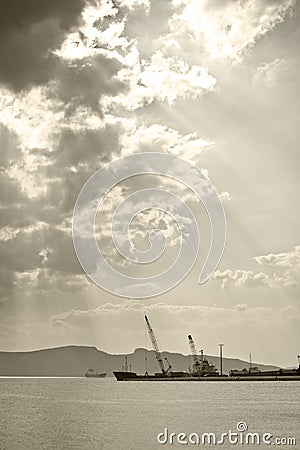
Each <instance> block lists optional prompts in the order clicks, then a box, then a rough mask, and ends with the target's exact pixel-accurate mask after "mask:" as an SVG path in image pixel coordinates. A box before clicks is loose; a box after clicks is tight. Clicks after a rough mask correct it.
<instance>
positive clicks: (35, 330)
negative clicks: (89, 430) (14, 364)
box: [0, 0, 300, 366]
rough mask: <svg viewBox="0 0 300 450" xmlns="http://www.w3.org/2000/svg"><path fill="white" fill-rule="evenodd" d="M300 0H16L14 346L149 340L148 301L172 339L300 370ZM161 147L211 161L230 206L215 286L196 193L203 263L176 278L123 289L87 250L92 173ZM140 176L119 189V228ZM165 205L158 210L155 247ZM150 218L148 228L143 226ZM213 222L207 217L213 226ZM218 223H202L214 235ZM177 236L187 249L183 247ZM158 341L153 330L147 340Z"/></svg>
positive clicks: (5, 304) (0, 83) (0, 226)
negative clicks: (143, 289) (81, 219)
mask: <svg viewBox="0 0 300 450" xmlns="http://www.w3.org/2000/svg"><path fill="white" fill-rule="evenodd" d="M299 41H300V6H299V1H297V0H224V1H222V2H220V1H219V0H165V1H159V0H119V1H114V2H113V1H110V0H108V1H104V0H103V1H102V0H101V1H100V0H98V1H96V0H95V1H92V0H90V1H89V0H52V1H51V2H50V1H47V0H23V1H22V2H20V1H18V0H9V1H8V0H4V1H2V5H1V15H0V211H1V212H0V265H1V270H0V350H13V351H16V350H32V349H39V348H45V347H54V346H60V345H68V344H76V345H95V346H96V347H98V348H99V349H101V350H104V351H107V352H113V353H126V352H131V351H133V350H134V349H135V348H137V347H143V346H144V345H145V331H144V322H143V314H144V313H145V312H146V313H147V314H148V316H149V319H150V321H151V324H152V326H153V328H154V330H155V332H156V334H157V336H158V338H159V341H160V345H161V348H162V349H164V350H170V351H178V352H182V353H188V352H189V349H188V343H187V334H189V333H191V334H192V335H193V337H194V339H195V341H196V345H197V348H199V350H200V349H202V348H203V349H204V351H205V353H207V354H217V352H218V343H220V342H223V343H224V344H225V346H224V355H225V356H231V357H238V358H245V359H247V358H248V354H249V352H252V354H253V360H254V361H256V362H261V363H264V362H265V363H273V364H278V365H282V366H293V365H295V364H296V363H297V355H298V354H300V344H299V337H300V331H299V330H300V295H299V294H300V285H299V283H300V235H299V229H300V217H299V204H300V189H299V169H300V164H299V163H300V156H299V130H300V123H299V122H300V120H299V119H300V113H299V106H298V105H299V78H300V56H299ZM143 151H162V152H166V153H170V154H174V155H178V156H181V157H183V158H185V159H187V160H189V161H191V162H193V163H194V164H196V165H197V166H198V167H199V168H201V169H203V170H204V171H205V173H206V174H207V175H208V176H209V178H210V180H211V181H212V183H213V184H214V186H215V187H216V188H217V190H218V192H219V194H220V196H221V198H222V201H223V206H224V209H225V211H226V217H227V243H226V248H225V252H224V256H223V259H222V261H221V263H220V266H219V269H218V271H217V272H216V273H215V274H214V276H213V277H212V279H211V280H209V281H208V282H207V283H205V284H204V285H199V284H198V282H197V280H198V275H199V273H200V271H201V267H202V265H203V259H204V258H205V255H206V253H207V249H208V246H209V239H210V233H209V227H208V223H207V218H206V217H205V214H204V213H203V211H202V210H201V207H200V206H199V204H198V202H197V201H196V200H195V199H193V197H192V194H191V193H188V192H186V191H185V190H184V189H183V188H182V187H181V188H180V187H179V186H177V185H175V184H174V185H172V183H170V182H169V181H166V180H164V179H159V180H152V181H153V182H154V183H156V185H157V184H158V185H159V186H163V187H164V188H168V189H171V188H172V189H174V191H175V192H177V193H179V194H181V195H182V197H184V198H185V199H186V200H187V202H189V203H190V205H191V207H192V208H193V209H195V211H196V214H197V217H198V219H199V224H198V225H199V228H200V232H201V239H202V240H201V246H202V247H201V251H200V255H199V260H198V261H197V263H196V265H195V267H194V269H193V270H192V272H191V273H190V275H189V276H188V277H187V278H186V279H185V280H184V282H183V283H181V284H180V285H179V286H177V287H176V288H175V289H173V290H171V291H170V292H168V293H166V294H164V295H161V296H159V297H155V298H152V299H150V300H142V301H138V300H132V299H123V298H120V297H116V296H113V295H110V294H109V293H107V292H105V291H103V290H101V289H100V288H98V287H97V286H95V285H94V284H93V283H92V282H91V281H89V279H88V278H87V277H86V275H85V274H84V272H83V270H82V268H81V266H80V264H79V263H78V261H77V258H76V255H75V252H74V248H73V243H72V214H73V208H74V204H75V201H76V198H77V195H78V194H79V191H80V189H81V187H82V186H83V184H84V182H85V181H86V180H87V179H88V178H89V176H90V175H92V174H93V173H94V172H95V170H97V169H98V168H100V167H102V166H103V164H105V163H107V162H110V161H112V160H114V159H116V158H118V157H120V156H125V155H128V154H132V153H136V152H143ZM150 184H151V179H150V180H135V181H134V182H132V183H127V184H126V183H125V184H124V185H123V186H119V187H116V188H115V189H114V190H113V191H112V192H111V193H110V195H109V196H108V198H107V201H106V205H105V207H104V210H103V211H102V213H101V214H100V215H99V220H98V223H97V226H98V234H99V239H100V241H102V244H103V246H104V247H105V249H106V256H107V258H108V259H110V260H111V261H112V263H113V264H115V265H116V267H119V268H121V269H120V270H125V272H126V270H128V271H132V270H133V268H132V267H129V268H124V267H123V263H124V262H123V261H122V259H120V258H118V256H117V255H116V252H115V250H114V249H113V248H112V245H111V244H112V242H111V240H110V239H109V236H108V230H109V227H110V220H111V216H112V214H113V212H114V210H115V208H116V207H117V205H118V203H119V202H120V201H121V200H122V199H123V198H124V197H126V195H128V194H129V193H130V192H133V191H134V190H136V189H138V188H140V187H144V186H145V185H147V186H148V185H150ZM157 223H161V224H163V226H162V228H163V229H164V230H165V233H166V235H167V236H168V238H169V240H170V247H171V248H170V253H169V256H168V257H167V258H166V259H165V260H164V261H162V262H161V263H160V264H158V270H161V269H162V267H164V264H169V262H170V261H171V260H172V258H173V257H174V254H173V253H174V252H175V250H176V245H175V244H176V237H175V236H174V229H173V228H172V224H170V223H169V222H168V219H167V218H166V217H162V216H161V215H160V214H158V213H157V211H153V212H152V214H150V216H148V217H146V216H145V215H144V216H143V215H141V217H140V218H139V220H138V221H137V223H136V224H135V225H136V228H135V229H133V230H131V232H132V239H133V241H134V240H135V241H136V243H137V245H140V246H141V248H142V247H143V241H144V240H145V239H146V238H147V230H148V231H150V229H151V228H152V226H154V225H157ZM133 225H134V224H133ZM201 230H202V231H201ZM202 236H203V237H202ZM173 244H174V245H173ZM147 346H148V347H149V343H147Z"/></svg>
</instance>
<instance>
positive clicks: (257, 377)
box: [113, 316, 300, 381]
mask: <svg viewBox="0 0 300 450" xmlns="http://www.w3.org/2000/svg"><path fill="white" fill-rule="evenodd" d="M145 322H146V326H147V329H148V334H149V338H150V341H151V344H152V347H153V350H154V353H155V358H156V360H157V363H158V366H159V368H160V372H157V373H154V374H148V372H147V371H146V372H145V374H144V375H141V374H140V375H139V374H137V373H136V372H132V371H131V370H129V371H128V370H127V369H128V366H127V358H126V365H125V370H122V371H119V372H118V371H114V372H113V374H114V376H115V378H116V379H117V381H300V364H299V366H298V368H297V369H278V370H272V371H260V370H259V369H258V368H257V367H252V365H251V361H250V367H249V369H243V370H235V369H234V370H230V372H229V375H226V374H223V370H222V347H223V344H219V345H220V372H221V373H219V372H218V371H217V369H216V367H215V366H214V365H213V364H210V363H209V362H208V360H207V359H206V358H204V356H203V350H201V352H200V355H198V353H197V351H196V347H195V343H194V340H193V338H192V336H191V335H190V334H189V335H188V341H189V346H190V351H191V355H192V357H193V366H192V369H191V370H189V371H188V372H184V371H182V372H178V371H177V372H175V371H173V370H172V366H171V364H170V363H169V362H168V360H167V358H163V356H162V354H161V352H160V350H159V346H158V342H157V340H156V337H155V334H154V332H153V329H152V327H151V325H150V322H149V319H148V317H147V316H145Z"/></svg>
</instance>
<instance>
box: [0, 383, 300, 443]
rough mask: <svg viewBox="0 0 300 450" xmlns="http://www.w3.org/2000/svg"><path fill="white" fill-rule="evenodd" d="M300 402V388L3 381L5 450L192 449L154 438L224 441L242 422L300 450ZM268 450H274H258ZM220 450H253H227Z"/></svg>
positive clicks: (0, 438) (1, 436)
mask: <svg viewBox="0 0 300 450" xmlns="http://www.w3.org/2000/svg"><path fill="white" fill-rule="evenodd" d="M299 400H300V383H299V382H277V383H276V382H274V383H273V382H257V383H253V382H252V383H251V382H243V383H233V382H232V383H226V382H218V383H214V382H213V383H209V382H206V383H197V382H195V383H190V382H176V383H174V382H170V383H168V382H161V383H159V382H151V383H143V382H131V383H130V382H129V383H126V382H119V383H118V382H116V381H115V380H114V379H112V378H105V379H86V378H46V379H45V378H44V379H42V378H12V379H7V378H2V379H0V402H1V410H0V420H1V422H0V449H1V450H15V449H16V450H17V449H20V450H21V449H22V450H27V449H28V450H29V449H30V450H35V449H47V450H52V449H53V450H58V449H63V450H65V449H66V450H68V449H72V450H73V449H80V450H85V449H88V450H94V449H95V450H96V449H104V450H106V449H108V450H110V449H111V450H123V449H124V450H128V449H132V450H144V449H146V450H148V449H155V448H157V449H158V448H195V446H194V445H192V444H190V445H188V446H186V445H185V446H182V445H179V444H176V445H175V444H174V445H164V446H161V445H159V444H158V443H157V441H156V438H157V435H158V433H160V432H162V431H163V430H164V428H168V430H169V431H170V432H175V433H180V432H184V433H187V434H190V433H192V432H196V433H198V434H200V433H204V432H215V433H216V434H217V435H220V434H221V433H223V432H227V431H228V430H230V429H231V430H236V424H237V423H238V422H240V421H243V422H246V423H247V425H248V431H251V432H257V433H262V434H263V433H267V432H268V433H271V434H273V435H274V436H280V437H289V436H291V437H295V438H296V439H297V441H298V443H297V446H296V447H294V448H300V434H299V418H300V407H299V403H300V402H299ZM200 447H201V446H200ZM206 447H207V448H209V447H211V446H206ZM264 447H266V448H270V447H269V446H264V445H261V446H260V447H259V448H264ZM198 448H199V446H198ZM220 448H222V449H230V448H254V446H249V445H248V446H245V447H244V446H241V445H239V446H233V445H229V444H223V445H222V446H220ZM276 448H281V446H277V447H276ZM282 448H292V447H282Z"/></svg>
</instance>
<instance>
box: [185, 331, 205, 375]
mask: <svg viewBox="0 0 300 450" xmlns="http://www.w3.org/2000/svg"><path fill="white" fill-rule="evenodd" d="M188 340H189V345H190V349H191V354H192V357H193V361H194V363H193V373H194V374H200V373H201V361H200V359H199V355H198V354H197V350H196V347H195V343H194V341H193V338H192V335H191V334H189V335H188ZM201 357H202V353H201ZM201 359H202V358H201Z"/></svg>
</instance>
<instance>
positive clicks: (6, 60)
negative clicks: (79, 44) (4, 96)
mask: <svg viewBox="0 0 300 450" xmlns="http://www.w3.org/2000/svg"><path fill="white" fill-rule="evenodd" d="M83 7H84V1H83V0H52V1H51V2H49V1H47V0H24V1H22V2H19V1H18V0H3V1H2V2H1V17H0V42H1V44H0V59H1V66H0V82H2V83H3V84H5V85H7V86H9V87H11V88H12V89H14V90H16V91H19V90H21V89H25V88H28V87H31V86H33V85H37V84H38V85H39V84H44V83H47V82H48V81H49V80H50V79H51V78H52V77H53V75H54V73H55V70H56V68H57V66H59V60H58V59H57V58H56V57H55V56H53V54H52V53H51V52H52V51H53V50H55V49H56V48H58V47H59V45H61V43H62V41H63V39H64V37H65V35H66V33H67V32H68V31H69V30H70V29H71V27H72V26H74V25H76V24H78V23H79V20H80V15H81V12H82V10H83Z"/></svg>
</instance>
